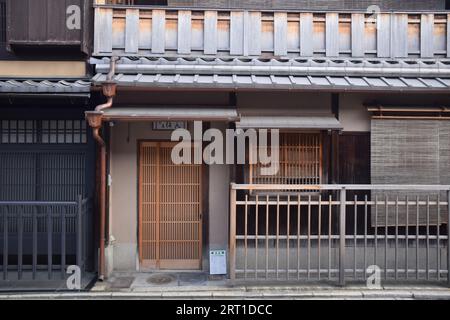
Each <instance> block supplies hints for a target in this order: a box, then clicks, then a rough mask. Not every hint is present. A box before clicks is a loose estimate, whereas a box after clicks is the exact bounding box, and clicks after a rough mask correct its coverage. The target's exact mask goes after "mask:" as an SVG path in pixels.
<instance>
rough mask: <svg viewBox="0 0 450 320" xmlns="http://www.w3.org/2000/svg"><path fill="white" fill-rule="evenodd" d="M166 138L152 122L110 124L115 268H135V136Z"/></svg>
mask: <svg viewBox="0 0 450 320" xmlns="http://www.w3.org/2000/svg"><path fill="white" fill-rule="evenodd" d="M144 139H149V140H151V139H154V140H161V139H168V140H170V133H169V132H165V131H153V130H152V125H151V123H145V122H142V123H141V122H138V123H129V124H128V123H124V122H118V123H116V124H115V125H114V127H112V128H111V139H110V141H111V144H110V146H111V158H110V174H111V186H110V225H109V227H110V234H111V235H112V236H113V238H114V241H113V242H112V245H113V254H112V256H113V266H114V269H115V270H135V269H137V268H138V255H137V252H138V251H137V250H138V249H137V230H138V225H137V221H138V219H137V218H138V203H137V198H138V188H137V184H138V167H137V163H138V159H137V152H138V140H144Z"/></svg>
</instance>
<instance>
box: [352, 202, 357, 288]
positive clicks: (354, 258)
mask: <svg viewBox="0 0 450 320" xmlns="http://www.w3.org/2000/svg"><path fill="white" fill-rule="evenodd" d="M353 201H354V208H353V210H354V212H353V215H354V217H353V278H354V279H355V280H356V279H357V272H356V271H357V262H356V248H357V244H358V243H357V234H358V226H357V221H358V195H356V194H355V196H354V200H353Z"/></svg>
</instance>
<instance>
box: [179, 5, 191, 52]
mask: <svg viewBox="0 0 450 320" xmlns="http://www.w3.org/2000/svg"><path fill="white" fill-rule="evenodd" d="M191 34H192V20H191V11H184V10H183V11H179V12H178V53H179V54H189V53H191Z"/></svg>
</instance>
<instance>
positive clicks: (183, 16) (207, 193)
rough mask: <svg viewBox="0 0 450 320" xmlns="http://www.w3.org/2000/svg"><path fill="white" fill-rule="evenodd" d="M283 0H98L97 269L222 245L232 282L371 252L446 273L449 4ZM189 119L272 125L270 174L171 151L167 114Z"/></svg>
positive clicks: (195, 264) (348, 275)
mask: <svg viewBox="0 0 450 320" xmlns="http://www.w3.org/2000/svg"><path fill="white" fill-rule="evenodd" d="M275 2H276V1H274V2H273V3H272V6H271V7H267V6H266V7H264V8H261V7H258V6H257V4H256V2H254V1H253V2H252V1H248V2H245V1H244V2H241V3H240V4H239V5H238V4H237V2H234V3H233V4H232V6H234V7H235V8H234V9H230V8H229V7H226V6H221V5H223V4H224V3H225V2H220V1H218V2H214V4H212V5H211V6H209V7H206V6H207V5H208V4H207V3H206V2H201V1H187V2H186V1H185V2H183V1H169V5H168V6H164V5H161V6H159V7H151V6H142V4H145V3H143V2H142V3H139V4H141V5H138V4H136V5H134V6H133V5H132V4H131V5H130V3H127V4H126V5H111V4H109V5H108V4H101V1H100V2H99V1H97V5H95V31H94V50H93V54H92V56H93V58H92V59H91V63H92V64H93V68H94V69H95V76H94V77H93V80H92V81H93V86H94V87H96V88H99V89H100V88H103V90H104V92H105V94H106V95H107V96H108V103H107V104H106V105H103V106H101V107H100V108H97V111H96V112H91V113H88V114H87V117H88V119H89V121H90V124H91V125H92V126H93V127H94V128H96V129H97V130H99V129H101V128H103V132H104V134H105V133H106V132H107V137H108V140H107V142H106V143H105V154H106V153H107V155H108V161H107V167H108V169H107V171H105V172H104V175H105V178H104V180H105V181H106V180H107V182H108V188H107V189H105V190H106V195H105V196H104V198H105V199H106V198H107V199H108V200H107V203H105V207H104V208H105V209H104V212H103V213H102V214H104V219H105V221H107V222H108V223H107V225H106V224H105V225H106V227H105V228H106V229H105V230H106V231H105V238H106V241H105V249H104V250H105V262H104V263H105V269H104V274H105V275H107V274H110V273H111V272H114V271H121V270H128V271H129V270H141V271H155V270H168V269H169V270H170V269H179V270H203V271H205V272H212V273H214V272H215V271H216V267H217V265H216V262H213V265H211V264H210V262H211V261H213V260H214V259H213V260H210V257H211V255H210V253H211V251H214V250H219V251H223V252H226V256H227V265H226V266H227V271H226V272H222V273H225V274H226V276H227V277H229V278H231V279H232V280H239V279H243V280H246V281H249V280H263V279H269V280H275V279H276V280H295V279H297V280H299V279H300V280H302V279H325V278H327V279H339V281H340V282H341V283H344V282H345V280H346V279H353V278H354V279H359V280H361V279H365V278H366V276H367V272H368V271H367V268H368V267H369V266H370V265H377V266H379V267H380V269H381V270H382V272H384V275H385V277H386V279H396V280H398V279H402V280H406V279H412V278H414V279H416V278H417V279H431V278H433V279H439V280H445V279H446V278H447V274H448V270H447V269H448V265H449V262H448V256H449V254H448V236H447V234H448V198H447V197H448V189H449V187H448V185H449V184H450V176H449V174H448V172H450V171H449V169H450V168H449V166H450V158H449V157H450V154H449V148H448V146H449V145H450V140H449V139H450V138H449V137H450V136H449V133H450V122H449V109H448V105H449V103H450V101H449V95H448V92H449V87H450V67H449V62H450V60H448V57H449V56H450V53H449V52H450V46H449V45H450V40H449V39H450V37H449V35H450V24H449V18H450V16H449V14H448V12H446V11H445V10H444V9H445V3H444V2H442V1H441V2H440V1H436V2H435V3H431V2H426V3H424V2H421V1H416V2H414V1H396V2H388V1H380V3H379V5H380V9H381V8H383V9H381V12H379V13H378V14H377V15H376V16H373V15H371V14H370V13H366V10H365V9H366V8H365V7H360V5H361V4H358V5H355V7H351V8H352V9H357V10H348V9H346V8H345V7H342V5H343V4H344V2H345V1H331V2H329V4H330V7H329V8H331V9H327V8H325V9H324V8H323V7H320V6H319V7H314V4H312V2H308V5H304V6H303V7H302V6H301V5H298V6H296V5H295V3H296V1H288V2H286V3H285V5H287V6H285V7H283V4H282V3H281V2H277V3H275ZM299 2H302V1H299ZM319 2H320V1H319ZM319 2H316V5H319ZM102 3H103V2H102ZM227 3H228V2H227ZM302 3H303V2H302ZM305 3H306V2H305ZM324 3H325V1H323V2H321V5H324ZM364 3H365V2H364ZM160 4H161V3H160ZM166 5H167V3H166ZM339 5H341V6H339ZM402 5H403V6H405V5H408V6H409V7H408V8H405V7H402ZM432 5H434V6H432ZM383 6H384V7H383ZM389 6H396V7H389ZM429 6H432V7H429ZM347 8H348V7H347ZM391 9H397V10H396V11H390V10H391ZM402 9H403V10H404V11H400V10H402ZM405 9H408V11H405ZM195 121H202V124H203V127H202V130H203V131H202V132H207V131H206V130H207V129H216V130H219V131H220V132H223V133H225V130H226V129H243V130H246V129H256V130H260V131H261V129H279V130H280V170H279V172H278V173H277V174H276V175H275V176H271V177H265V176H262V175H261V174H260V169H261V168H260V166H258V165H249V164H246V165H232V164H229V165H226V164H213V165H174V164H173V162H172V160H171V150H172V148H173V146H174V142H171V131H170V130H167V128H169V129H174V128H176V127H182V128H185V129H187V130H189V131H190V132H191V133H192V134H194V132H193V131H194V129H195ZM216 132H217V131H216ZM99 140H101V141H103V140H102V139H99ZM101 143H103V142H101ZM194 144H195V142H194ZM206 144H207V143H204V146H205V145H206ZM197 146H198V145H197ZM247 152H248V153H250V152H251V150H249V148H248V149H247ZM247 156H248V154H247ZM213 253H214V254H220V252H219V253H218V252H215V251H214V252H213ZM214 261H215V260H214ZM219 265H220V263H219ZM213 269H214V270H213ZM219 273H220V272H219Z"/></svg>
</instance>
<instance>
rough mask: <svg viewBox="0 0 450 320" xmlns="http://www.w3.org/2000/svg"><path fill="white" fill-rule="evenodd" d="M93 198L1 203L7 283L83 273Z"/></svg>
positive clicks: (1, 239) (0, 242) (1, 256)
mask: <svg viewBox="0 0 450 320" xmlns="http://www.w3.org/2000/svg"><path fill="white" fill-rule="evenodd" d="M90 207H91V202H90V201H89V199H83V198H82V197H81V196H80V197H79V198H78V200H77V201H74V202H52V201H46V202H40V201H0V250H1V251H0V260H1V261H2V265H1V267H0V268H1V269H0V270H1V272H2V279H3V280H37V279H40V280H42V278H41V277H38V275H41V274H42V273H47V277H48V279H49V280H51V279H54V277H55V276H56V275H59V276H60V277H61V279H64V278H65V277H66V276H67V275H66V267H67V266H69V265H77V266H79V267H80V268H81V271H83V270H84V269H85V267H86V258H87V240H86V239H87V231H88V230H87V226H88V221H87V220H88V212H89V210H90Z"/></svg>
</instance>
